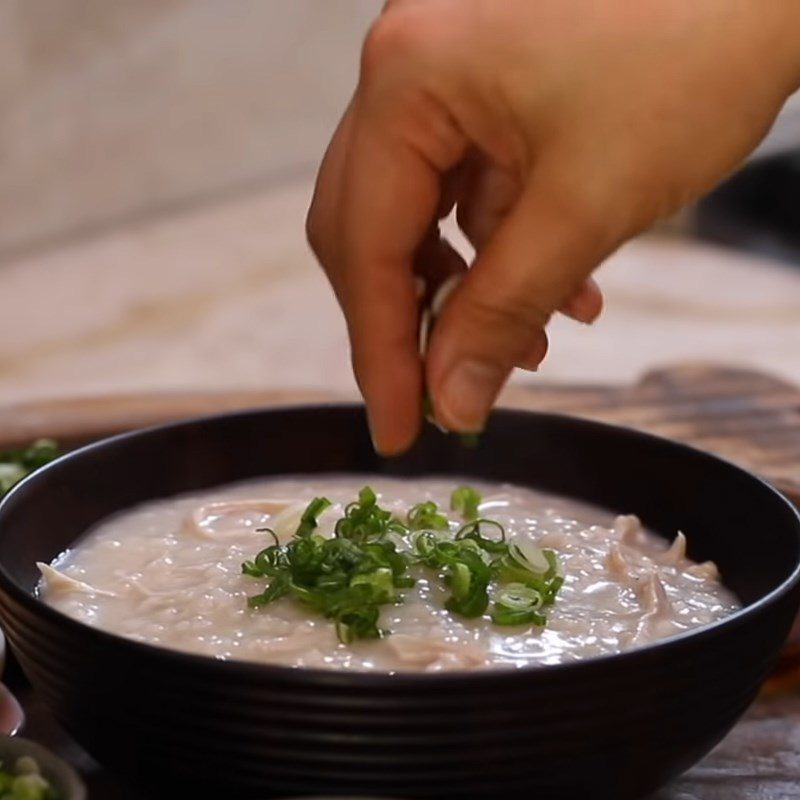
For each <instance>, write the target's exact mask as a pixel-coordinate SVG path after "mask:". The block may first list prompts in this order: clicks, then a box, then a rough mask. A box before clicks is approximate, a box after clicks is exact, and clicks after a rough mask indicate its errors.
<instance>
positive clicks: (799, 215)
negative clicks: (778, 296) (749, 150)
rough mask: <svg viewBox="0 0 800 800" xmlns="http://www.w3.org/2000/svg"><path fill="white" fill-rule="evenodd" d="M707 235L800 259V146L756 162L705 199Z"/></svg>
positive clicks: (698, 225)
mask: <svg viewBox="0 0 800 800" xmlns="http://www.w3.org/2000/svg"><path fill="white" fill-rule="evenodd" d="M695 231H696V233H697V235H698V236H700V237H701V238H703V239H709V240H711V241H714V242H718V243H720V244H725V245H730V246H733V247H737V248H740V249H743V250H747V251H750V252H753V253H759V254H761V255H766V256H770V257H772V258H779V259H781V260H784V261H790V262H793V263H796V264H800V151H795V152H794V153H791V154H785V155H781V156H776V157H773V158H768V159H764V160H762V161H756V162H753V163H751V164H749V165H748V166H747V167H745V168H744V169H743V170H741V172H738V173H737V174H736V175H734V176H733V177H732V178H731V179H730V180H728V181H727V182H725V183H724V184H722V186H720V187H719V189H717V190H716V191H715V192H713V193H712V194H710V195H709V196H708V197H706V198H705V199H704V200H702V201H701V202H700V204H699V205H698V207H697V212H696V216H695Z"/></svg>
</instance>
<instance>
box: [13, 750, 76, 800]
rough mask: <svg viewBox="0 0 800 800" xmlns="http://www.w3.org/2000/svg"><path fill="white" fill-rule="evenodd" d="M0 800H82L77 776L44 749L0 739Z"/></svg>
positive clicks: (60, 760)
mask: <svg viewBox="0 0 800 800" xmlns="http://www.w3.org/2000/svg"><path fill="white" fill-rule="evenodd" d="M0 800H86V787H85V785H84V783H83V781H82V780H81V779H80V777H79V776H78V774H77V772H76V771H75V770H74V769H73V768H72V767H71V766H70V765H69V764H67V762H66V761H64V760H62V759H61V758H59V757H58V756H56V755H55V754H54V753H52V752H51V751H50V750H48V749H47V748H45V747H43V746H42V745H40V744H38V743H37V742H33V741H31V740H29V739H22V738H20V737H18V736H2V737H0Z"/></svg>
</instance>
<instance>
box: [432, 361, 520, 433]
mask: <svg viewBox="0 0 800 800" xmlns="http://www.w3.org/2000/svg"><path fill="white" fill-rule="evenodd" d="M505 377H506V376H505V372H504V371H503V370H502V369H501V368H499V367H497V366H495V365H493V364H488V363H485V362H482V361H471V360H468V361H460V362H458V363H456V365H455V366H454V367H453V368H452V369H451V370H450V373H449V375H448V376H447V378H446V379H445V382H444V387H443V390H442V393H441V396H440V397H439V398H438V403H437V405H438V407H439V411H440V413H441V415H442V416H443V417H444V418H445V420H446V422H447V423H448V424H449V426H450V427H453V428H455V429H456V430H461V431H475V430H480V429H482V428H483V423H484V421H485V420H486V417H487V415H488V414H489V410H490V409H491V407H492V403H493V402H494V399H495V397H496V396H497V393H498V392H499V391H500V388H501V387H502V385H503V381H504V380H505Z"/></svg>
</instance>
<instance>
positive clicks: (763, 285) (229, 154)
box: [0, 0, 800, 404]
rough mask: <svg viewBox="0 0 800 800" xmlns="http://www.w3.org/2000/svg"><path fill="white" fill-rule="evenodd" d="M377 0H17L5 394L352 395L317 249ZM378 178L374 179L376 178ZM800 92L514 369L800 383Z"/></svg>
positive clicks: (2, 290) (0, 99)
mask: <svg viewBox="0 0 800 800" xmlns="http://www.w3.org/2000/svg"><path fill="white" fill-rule="evenodd" d="M380 6H381V2H380V1H379V0H336V2H330V0H292V1H291V2H287V0H238V2H236V3H222V2H218V0H0V303H1V304H2V305H1V306H0V308H1V309H2V313H1V314H0V320H2V336H0V403H2V404H10V403H18V402H23V401H30V400H36V399H42V398H53V397H62V396H76V395H81V396H85V395H97V394H109V393H118V392H137V393H138V392H150V391H154V390H160V391H164V390H173V389H192V390H194V389H198V390H200V389H231V388H257V389H273V388H274V389H291V390H302V391H306V392H317V391H319V392H325V393H328V392H332V393H336V394H342V395H351V394H354V393H355V386H354V383H353V380H352V377H351V375H350V368H349V360H348V353H347V344H346V336H345V330H344V325H343V324H342V321H341V319H340V316H339V310H338V308H337V306H336V304H335V301H334V300H333V297H332V295H331V293H330V291H329V289H328V287H327V284H326V283H325V280H324V278H323V276H322V274H321V272H320V271H319V270H318V269H317V267H316V266H315V264H314V261H313V258H312V256H311V255H310V253H309V251H308V249H307V247H306V245H305V242H304V233H303V219H304V214H305V209H306V206H307V203H308V200H309V197H310V192H311V188H312V185H313V178H314V172H315V168H316V165H317V164H318V162H319V160H320V158H321V155H322V152H323V150H324V147H325V145H326V143H327V140H328V137H329V135H330V133H331V131H332V129H333V127H334V125H335V123H336V121H337V118H338V115H339V113H340V111H341V110H342V108H343V106H344V104H345V103H346V101H347V99H348V96H349V93H350V91H351V89H352V87H353V84H354V81H355V77H356V72H357V64H358V53H359V46H360V41H361V38H362V36H363V34H364V31H365V30H366V28H367V26H368V25H369V23H370V21H371V19H372V18H373V17H374V16H375V15H376V14H377V13H378V12H379V10H380ZM379 180H380V176H376V182H379ZM798 263H800V101H796V100H793V101H790V104H789V106H788V107H787V110H786V112H785V114H784V117H783V118H782V120H781V121H780V123H779V125H778V126H777V128H776V130H775V131H774V133H773V135H772V136H771V137H770V139H769V140H768V141H767V142H766V143H765V145H764V146H763V147H762V149H761V151H760V152H759V154H758V157H757V158H755V159H754V160H753V161H751V163H750V164H749V165H748V167H747V168H746V169H745V170H743V171H742V172H741V173H739V174H738V175H737V176H736V177H734V178H733V179H732V180H731V181H729V182H728V183H727V184H726V185H725V186H723V187H722V188H720V190H719V191H717V192H715V193H714V195H712V196H711V197H710V198H708V199H707V200H705V201H704V202H703V203H701V204H700V206H699V207H698V208H695V209H690V210H688V211H687V212H686V213H684V214H682V215H681V216H680V218H679V219H676V220H673V221H671V222H670V223H668V224H666V225H664V226H663V227H662V228H661V229H659V230H657V231H654V232H651V233H649V234H647V235H646V236H644V237H642V238H641V239H640V240H638V241H636V242H634V243H631V244H630V245H628V246H626V247H625V248H623V250H622V251H621V252H620V253H618V254H617V255H615V256H614V257H613V258H612V259H611V260H610V261H609V263H608V264H607V265H606V266H605V267H603V269H602V270H601V272H600V274H599V280H600V283H601V284H602V285H603V287H604V289H605V291H606V294H607V310H606V312H605V315H604V317H603V318H602V319H601V320H600V321H599V322H598V323H597V324H596V325H595V326H594V329H592V330H589V329H587V328H585V327H583V326H580V325H577V324H575V323H572V322H569V321H567V320H561V319H559V320H556V321H555V323H554V325H553V333H552V350H551V354H550V356H549V358H548V360H547V362H546V364H545V366H544V367H543V368H542V370H541V371H540V372H539V373H538V374H537V375H535V376H532V375H526V374H522V373H521V374H519V375H518V376H515V380H517V381H539V382H541V381H555V380H570V381H581V382H598V381H601V382H622V381H631V380H634V379H635V378H636V377H638V376H639V375H640V374H641V373H642V372H644V371H646V370H648V369H651V368H652V367H655V366H657V365H662V364H665V363H679V362H684V361H697V360H704V361H722V362H725V363H728V364H745V365H748V364H749V365H755V366H758V367H760V368H762V369H764V370H767V371H770V372H773V373H776V374H778V375H781V376H784V377H787V378H790V379H793V380H795V381H797V382H800V302H798V301H800V268H798V266H797V264H798Z"/></svg>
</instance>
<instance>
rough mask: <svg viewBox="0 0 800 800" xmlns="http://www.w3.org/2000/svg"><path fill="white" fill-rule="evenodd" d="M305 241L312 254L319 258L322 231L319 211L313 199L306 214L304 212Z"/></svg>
mask: <svg viewBox="0 0 800 800" xmlns="http://www.w3.org/2000/svg"><path fill="white" fill-rule="evenodd" d="M306 241H307V242H308V245H309V247H310V248H311V250H312V251H313V253H314V255H315V256H316V257H317V258H320V257H321V252H322V233H321V226H320V223H319V211H318V208H317V204H316V202H315V201H313V200H312V202H311V206H310V207H309V209H308V214H306Z"/></svg>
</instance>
